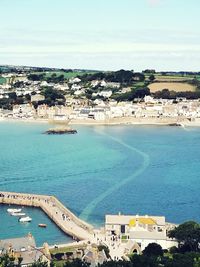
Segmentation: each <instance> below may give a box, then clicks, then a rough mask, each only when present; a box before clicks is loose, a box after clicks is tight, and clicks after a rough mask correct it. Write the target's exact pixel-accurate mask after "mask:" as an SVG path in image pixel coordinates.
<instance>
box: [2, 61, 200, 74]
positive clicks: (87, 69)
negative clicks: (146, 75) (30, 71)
mask: <svg viewBox="0 0 200 267" xmlns="http://www.w3.org/2000/svg"><path fill="white" fill-rule="evenodd" d="M4 66H5V67H27V68H41V69H42V68H44V69H45V68H47V69H58V70H61V69H64V70H81V71H97V72H101V71H102V72H112V71H119V70H127V71H134V72H143V71H145V70H155V72H200V69H199V70H171V69H170V70H169V69H168V70H156V69H154V68H151V67H149V68H144V69H142V70H137V69H134V68H133V69H125V68H119V69H115V70H111V69H108V70H105V69H92V68H72V67H55V66H41V65H38V66H35V65H18V64H1V63H0V67H4Z"/></svg>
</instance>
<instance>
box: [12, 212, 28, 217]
mask: <svg viewBox="0 0 200 267" xmlns="http://www.w3.org/2000/svg"><path fill="white" fill-rule="evenodd" d="M10 215H12V216H19V217H22V216H25V215H26V213H23V212H12V213H11V214H10Z"/></svg>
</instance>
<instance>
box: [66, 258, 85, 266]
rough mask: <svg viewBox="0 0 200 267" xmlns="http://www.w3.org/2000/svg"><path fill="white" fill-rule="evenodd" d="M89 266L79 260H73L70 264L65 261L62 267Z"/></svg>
mask: <svg viewBox="0 0 200 267" xmlns="http://www.w3.org/2000/svg"><path fill="white" fill-rule="evenodd" d="M89 266H90V264H89V263H87V262H85V261H82V260H80V259H74V260H73V261H72V262H70V261H67V262H65V264H64V267H89Z"/></svg>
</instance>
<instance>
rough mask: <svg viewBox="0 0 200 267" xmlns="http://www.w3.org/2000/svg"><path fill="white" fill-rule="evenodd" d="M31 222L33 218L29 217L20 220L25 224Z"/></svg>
mask: <svg viewBox="0 0 200 267" xmlns="http://www.w3.org/2000/svg"><path fill="white" fill-rule="evenodd" d="M31 221H32V218H31V217H29V216H27V217H22V218H19V222H22V223H25V222H31Z"/></svg>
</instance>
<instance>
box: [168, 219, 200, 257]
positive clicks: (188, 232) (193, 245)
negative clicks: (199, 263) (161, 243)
mask: <svg viewBox="0 0 200 267" xmlns="http://www.w3.org/2000/svg"><path fill="white" fill-rule="evenodd" d="M168 236H169V237H170V238H175V239H176V240H177V241H178V243H179V247H180V248H181V247H185V248H186V247H188V250H189V251H196V252H197V251H200V248H199V244H200V224H198V223H196V222H193V221H189V222H185V223H183V224H180V225H179V226H178V227H176V228H175V229H173V230H171V231H169V233H168Z"/></svg>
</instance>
